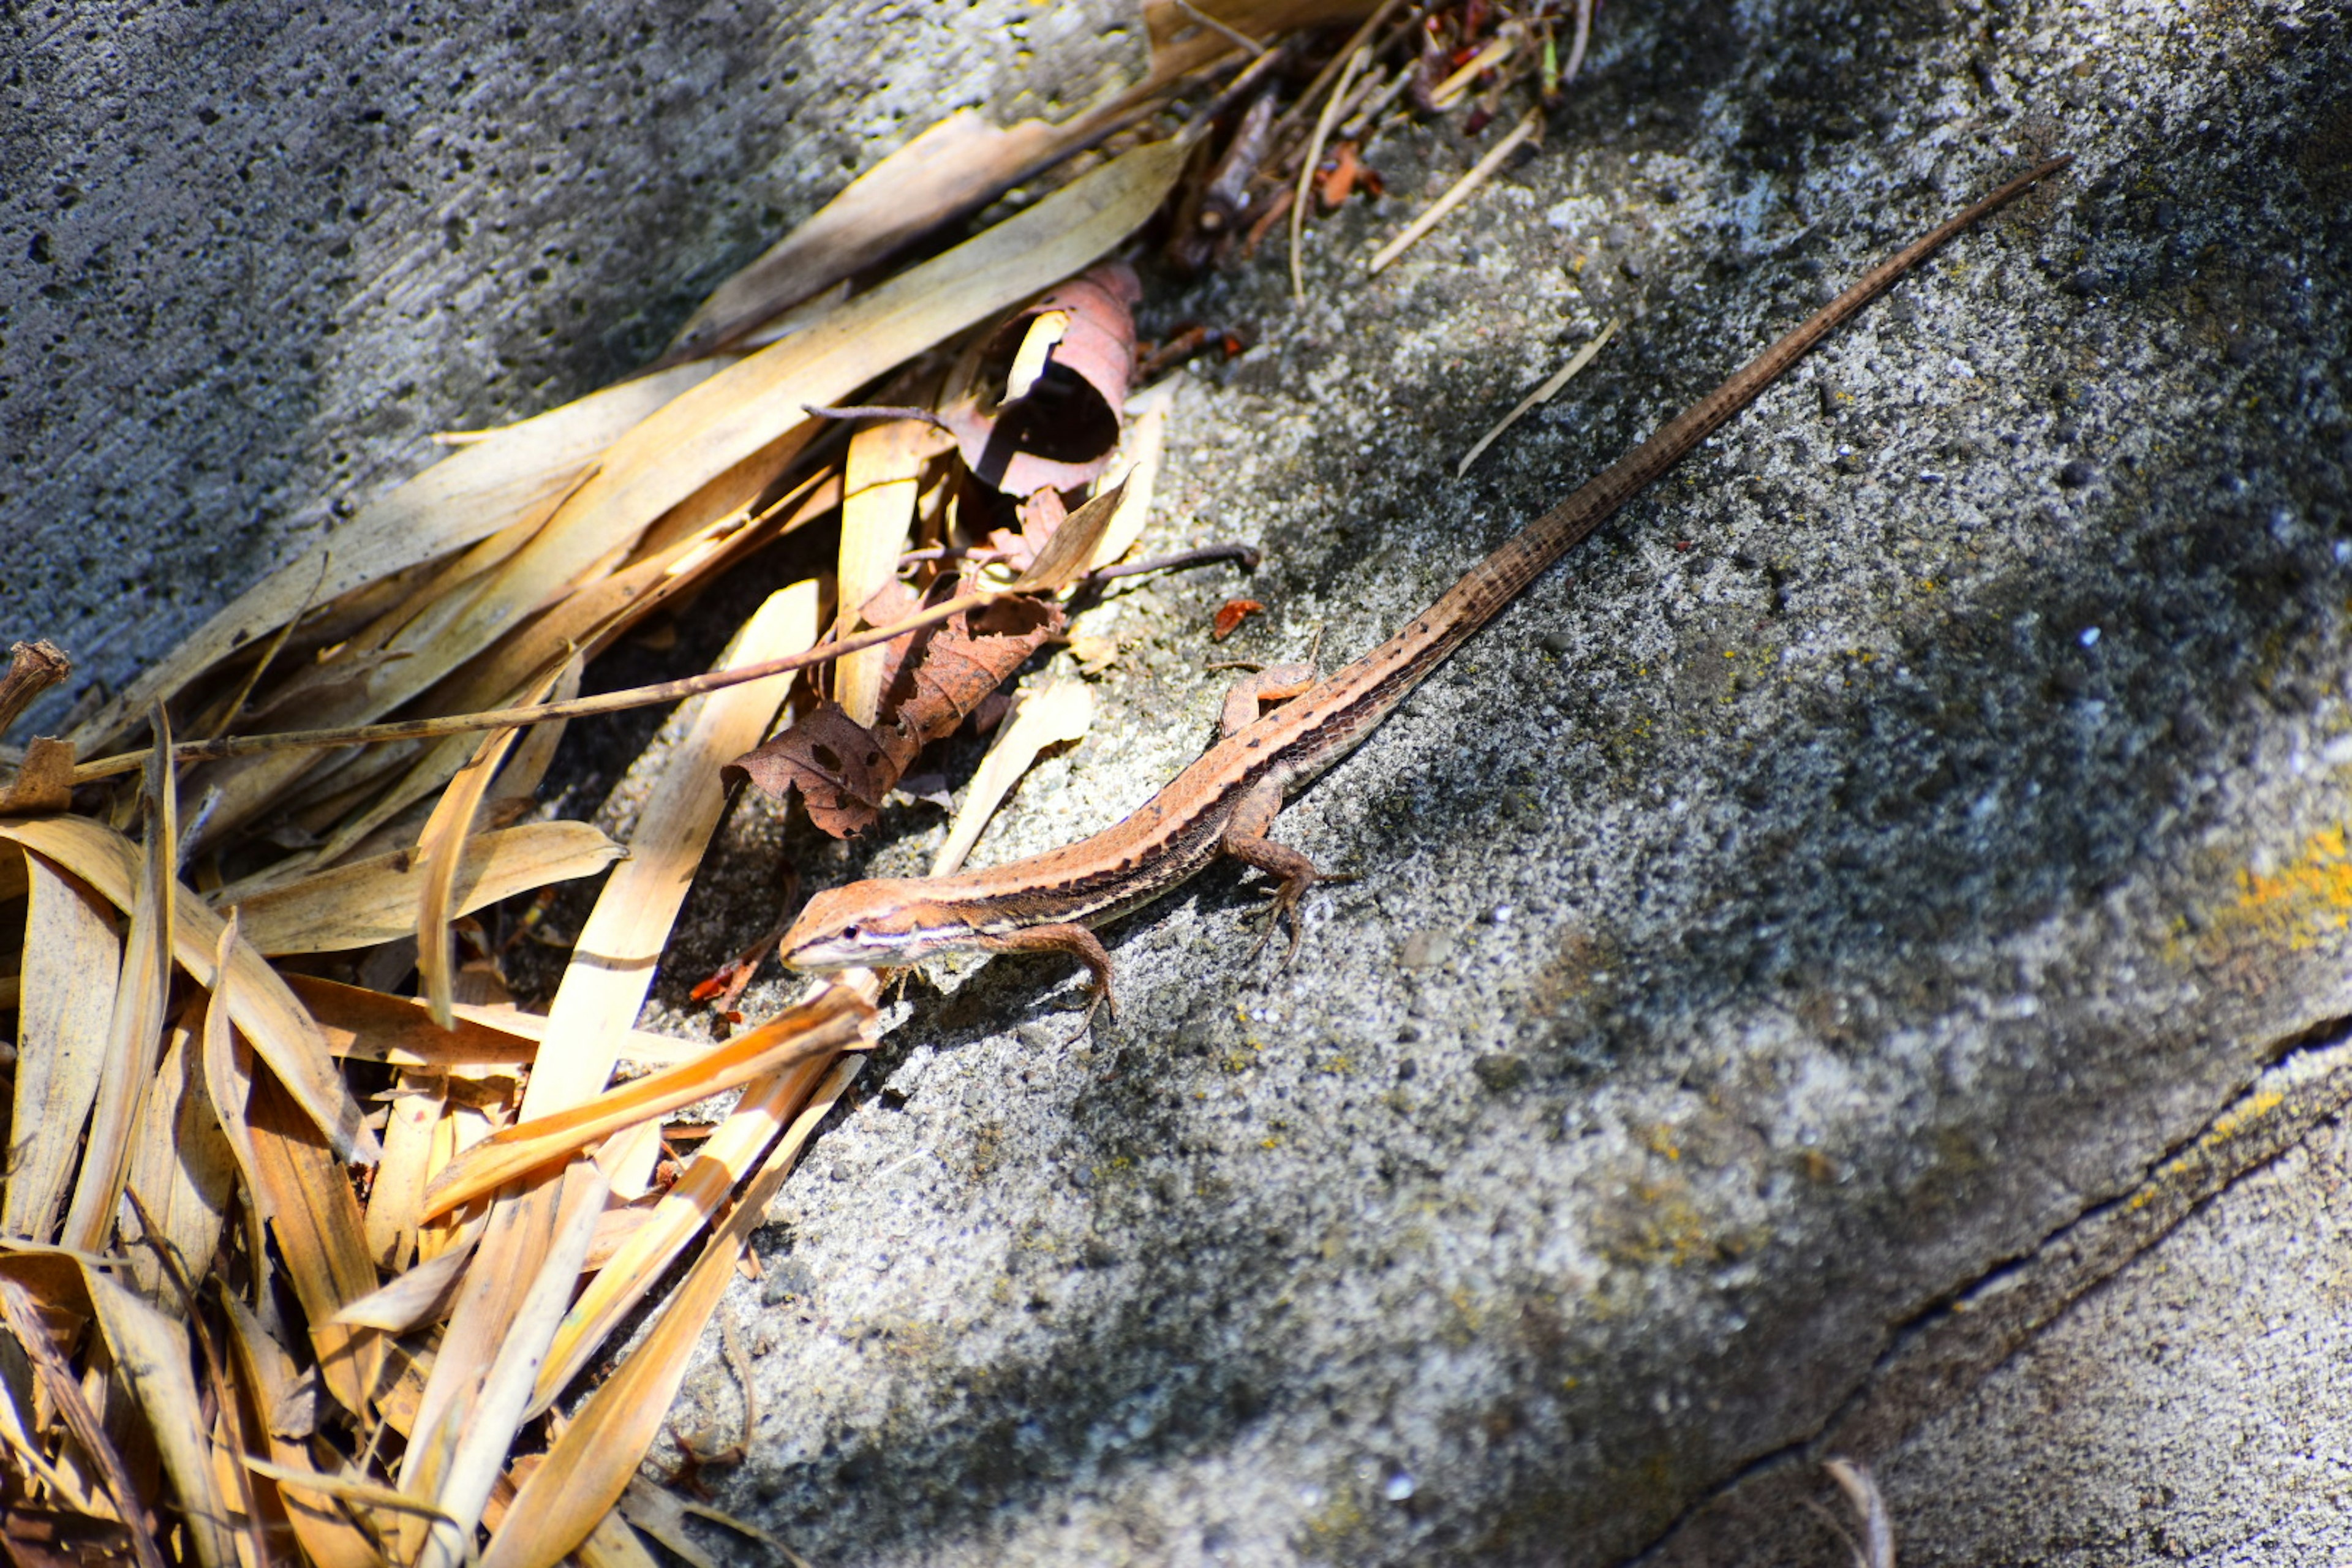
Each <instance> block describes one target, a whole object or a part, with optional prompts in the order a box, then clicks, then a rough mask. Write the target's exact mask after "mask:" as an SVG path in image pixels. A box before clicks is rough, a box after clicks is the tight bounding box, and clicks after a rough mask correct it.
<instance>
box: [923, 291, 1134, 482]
mask: <svg viewBox="0 0 2352 1568" xmlns="http://www.w3.org/2000/svg"><path fill="white" fill-rule="evenodd" d="M1140 298H1142V289H1141V287H1140V286H1139V284H1138V283H1137V282H1136V280H1135V273H1134V271H1133V269H1132V268H1129V267H1128V266H1127V265H1126V264H1125V263H1124V262H1109V263H1107V264H1105V265H1103V266H1100V267H1097V268H1093V269H1092V270H1091V271H1088V272H1087V273H1085V274H1084V275H1082V276H1080V277H1077V278H1073V279H1069V280H1068V281H1067V282H1066V283H1063V284H1061V285H1059V286H1058V287H1056V288H1055V289H1053V290H1052V291H1050V292H1049V293H1047V294H1046V295H1045V297H1044V298H1043V299H1041V300H1037V301H1036V302H1035V303H1034V304H1032V305H1030V306H1028V307H1027V308H1026V309H1024V310H1022V311H1021V313H1020V314H1018V315H1016V316H1014V317H1013V319H1012V320H1011V321H1007V322H1005V324H1004V325H1003V326H1002V327H1000V328H998V329H997V330H996V331H994V332H993V333H991V334H989V335H988V336H987V337H985V338H983V339H982V341H981V344H980V347H979V352H978V353H976V354H975V355H971V356H968V357H967V360H966V362H965V363H963V364H962V365H960V366H959V367H958V369H957V373H956V374H955V375H954V376H952V377H950V384H951V387H952V388H953V390H951V391H950V395H949V396H948V398H947V399H946V402H945V406H943V407H942V408H941V409H940V421H941V423H943V424H944V425H945V426H947V427H948V429H949V430H950V432H952V433H953V435H954V436H955V438H956V444H957V445H958V447H961V449H962V452H963V459H964V462H965V463H966V464H967V465H968V466H969V467H970V468H971V471H972V472H973V473H974V474H975V475H977V476H979V478H980V480H981V482H982V483H983V484H986V485H991V486H993V487H994V488H995V489H1000V490H1003V491H1004V492H1005V493H1006V494H1008V495H1019V496H1026V495H1034V494H1035V493H1036V492H1037V491H1039V490H1041V489H1056V490H1072V489H1077V488H1078V487H1079V486H1081V485H1084V484H1087V483H1089V482H1090V481H1092V480H1093V479H1095V478H1096V477H1097V476H1098V475H1099V474H1101V473H1102V471H1103V469H1104V468H1107V467H1108V466H1109V463H1110V459H1111V455H1112V454H1113V453H1114V452H1116V451H1117V450H1118V420H1119V414H1120V411H1121V410H1122V409H1124V408H1125V407H1126V406H1127V389H1128V385H1129V381H1130V380H1131V378H1132V377H1133V375H1134V374H1135V317H1134V314H1133V307H1134V304H1135V301H1136V300H1139V299H1140ZM1056 315H1058V316H1059V317H1060V318H1062V320H1061V321H1059V322H1058V323H1048V325H1049V326H1051V325H1056V324H1057V325H1058V326H1059V329H1060V337H1059V339H1058V341H1056V342H1054V343H1053V345H1052V348H1051V351H1050V353H1049V354H1048V355H1047V357H1046V359H1045V363H1044V364H1043V366H1042V367H1041V369H1042V374H1037V375H1036V376H1035V378H1034V380H1033V381H1031V382H1030V383H1029V384H1027V385H1026V386H1024V387H1021V388H1017V389H1014V388H1010V387H1008V376H1009V375H1010V374H1011V373H1012V371H1013V367H1014V361H1015V358H1016V356H1018V355H1019V354H1020V352H1021V348H1022V345H1023V343H1024V342H1026V341H1027V339H1028V338H1029V336H1030V334H1031V331H1032V330H1033V328H1034V327H1035V326H1036V325H1037V323H1039V322H1040V321H1044V320H1045V318H1047V317H1049V316H1056ZM1024 368H1025V367H1024ZM1015 390H1017V391H1018V392H1019V393H1020V395H1017V396H1013V395H1008V394H1009V393H1010V392H1011V391H1015Z"/></svg>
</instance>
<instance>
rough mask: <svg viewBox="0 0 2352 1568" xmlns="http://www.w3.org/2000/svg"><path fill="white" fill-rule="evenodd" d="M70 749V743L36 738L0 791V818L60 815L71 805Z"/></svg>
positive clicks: (72, 762) (71, 775) (71, 766)
mask: <svg viewBox="0 0 2352 1568" xmlns="http://www.w3.org/2000/svg"><path fill="white" fill-rule="evenodd" d="M73 774H74V749H73V746H72V744H71V743H70V742H65V741H58V740H52V739H51V738H49V737H48V736H47V735H41V736H37V737H36V738H35V739H34V741H33V743H32V744H31V745H29V746H27V747H26V748H25V761H24V763H23V764H22V765H21V766H19V767H18V768H17V770H16V776H15V777H14V778H12V779H10V780H9V781H8V784H7V787H6V788H5V789H0V816H26V815H27V814H29V813H32V812H37V811H63V810H65V809H66V808H67V807H68V806H69V805H72V804H73V782H74V779H73Z"/></svg>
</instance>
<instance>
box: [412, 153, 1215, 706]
mask: <svg viewBox="0 0 2352 1568" xmlns="http://www.w3.org/2000/svg"><path fill="white" fill-rule="evenodd" d="M1184 156H1185V149H1184V148H1182V147H1181V146H1178V145H1177V144H1176V143H1175V142H1152V143H1150V144H1148V145H1146V146H1142V147H1139V148H1136V149H1135V150H1133V151H1132V152H1129V153H1125V154H1123V155H1121V156H1120V157H1118V158H1116V159H1114V160H1112V161H1111V162H1110V163H1107V164H1104V165H1103V166H1102V167H1100V168H1098V169H1096V170H1094V171H1092V172H1090V173H1089V174H1086V175H1084V176H1082V177H1081V178H1079V179H1078V180H1076V181H1075V182H1073V183H1072V184H1069V185H1067V186H1066V187H1065V188H1063V189H1062V190H1060V191H1057V192H1055V194H1054V195H1050V196H1048V197H1046V198H1045V200H1044V201H1042V202H1039V203H1038V204H1037V205H1034V206H1033V207H1030V208H1029V209H1028V210H1026V211H1025V212H1023V213H1021V214H1019V215H1018V216H1014V217H1012V218H1009V219H1007V220H1006V221H1005V222H1003V223H1001V224H998V225H997V226H994V227H992V228H991V229H988V230H986V231H985V232H983V233H982V234H980V235H978V236H975V237H973V238H971V239H969V240H966V241H965V242H964V243H963V244H961V245H960V246H958V247H955V248H954V249H952V250H950V251H949V252H948V253H947V254H945V255H943V256H940V257H938V258H934V259H932V260H929V261H927V262H924V263H923V264H921V265H920V266H918V267H914V268H908V270H907V271H906V272H904V273H901V274H900V275H899V276H898V277H896V278H893V279H890V280H889V281H887V282H886V283H884V284H882V285H880V286H879V287H878V288H877V289H874V290H873V291H872V292H871V293H868V294H866V295H864V296H862V297H860V298H858V299H856V300H851V301H850V302H848V303H847V304H845V305H844V306H843V307H842V308H841V309H840V310H836V311H835V312H833V313H832V314H831V315H830V316H828V317H827V318H826V319H824V321H819V322H817V323H815V324H814V325H812V326H811V327H810V328H808V329H807V330H806V331H802V332H799V333H796V334H795V335H793V336H792V337H790V338H786V339H785V340H784V341H783V342H780V343H777V344H775V345H773V346H772V347H770V348H766V349H762V350H761V351H760V352H759V353H755V354H752V355H751V356H750V357H749V358H747V359H745V360H743V361H742V362H741V363H738V364H736V365H734V366H731V367H730V368H729V369H728V370H725V371H722V372H721V373H719V374H718V375H715V376H712V377H711V378H710V379H709V381H707V382H704V383H703V384H701V385H699V386H698V387H696V388H694V389H693V390H692V391H690V392H688V393H687V394H685V395H682V396H681V397H679V398H677V399H676V400H675V401H673V402H672V403H671V404H669V405H667V406H666V407H664V408H663V409H662V410H661V411H660V412H659V413H657V414H656V415H654V416H652V417H650V418H648V419H646V421H645V423H643V424H642V425H640V426H637V427H636V428H635V429H634V430H632V431H631V432H630V433H629V434H628V435H627V436H625V437H623V438H622V439H621V440H619V441H617V442H615V443H614V446H613V447H612V448H611V450H610V451H608V452H607V453H606V455H605V459H604V466H603V467H602V468H600V469H599V470H598V471H597V473H596V475H595V477H594V478H593V479H590V480H589V481H588V483H587V484H585V485H583V487H582V488H581V489H580V491H579V493H578V494H576V495H574V496H573V497H572V499H571V500H569V501H567V502H566V503H565V504H564V506H563V508H562V510H561V511H559V512H558V513H557V515H556V517H555V518H554V519H553V520H552V521H551V522H550V523H549V525H548V528H547V529H546V531H544V532H543V533H542V535H541V540H539V541H535V542H533V544H532V546H531V550H534V551H536V550H539V549H541V546H542V544H543V545H545V546H546V548H547V549H548V550H549V551H550V552H555V551H558V550H562V551H563V552H566V558H567V559H568V560H573V559H576V561H577V563H578V564H579V565H584V564H586V563H587V562H589V561H590V560H593V558H594V556H595V554H596V553H597V552H598V550H599V548H600V547H602V546H603V544H604V542H608V541H612V540H616V539H619V538H623V537H627V536H631V535H633V534H634V533H635V532H636V531H642V530H643V529H644V528H645V526H646V524H647V523H648V522H650V521H652V520H653V519H654V518H656V517H657V516H659V515H660V514H661V513H662V512H663V511H665V510H667V509H668V508H669V507H671V506H672V505H675V504H676V503H677V502H678V501H679V500H684V499H685V498H686V497H687V496H688V495H690V494H692V493H693V492H694V491H695V490H696V489H698V488H699V487H700V486H701V485H702V484H704V483H705V482H707V481H708V480H709V479H711V478H712V477H714V476H716V475H718V474H719V473H721V472H723V471H724V470H725V469H726V468H729V467H730V465H732V464H734V463H736V462H738V461H740V460H741V459H742V458H745V457H747V456H749V455H750V454H751V453H752V452H754V451H756V450H757V449H758V448H759V447H761V445H763V444H764V443H765V442H767V441H769V440H771V439H772V438H773V437H775V435H776V433H777V432H779V431H782V430H786V429H789V428H791V427H792V426H794V425H796V424H798V423H800V422H801V421H803V420H804V419H806V418H807V417H808V416H807V414H806V413H805V409H806V407H807V406H808V405H811V404H815V405H827V404H832V403H837V402H838V401H840V400H841V399H842V398H843V397H845V396H847V395H849V394H851V393H852V392H855V391H856V389H857V388H858V387H859V386H861V385H863V384H865V383H866V382H868V381H871V380H873V379H874V378H875V377H877V376H878V375H880V374H883V373H884V372H886V371H888V370H889V369H891V368H892V367H893V366H895V365H898V364H899V363H902V362H903V361H905V360H907V359H909V358H911V357H912V356H913V355H915V354H917V353H921V352H922V351H923V350H925V349H928V348H929V347H931V346H932V345H933V344H935V343H938V342H941V341H942V340H944V339H945V338H947V337H949V336H950V335H951V334H952V333H955V332H958V331H962V330H963V329H964V328H966V327H969V326H971V325H972V324H974V323H975V322H978V321H983V320H985V319H986V318H988V317H989V316H991V315H992V314H994V313H995V312H997V311H999V310H1004V309H1006V308H1007V307H1009V306H1011V305H1013V304H1015V303H1017V302H1019V301H1020V300H1024V299H1026V298H1028V297H1029V296H1030V295H1032V294H1034V293H1035V292H1037V291H1038V290H1039V289H1043V288H1045V286H1046V285H1048V284H1050V283H1052V282H1054V281H1055V279H1060V278H1064V277H1066V276H1068V275H1069V274H1071V273H1073V272H1076V271H1078V270H1079V269H1080V268H1084V267H1085V266H1087V264H1088V263H1089V262H1091V261H1093V260H1095V259H1096V258H1097V257H1099V256H1101V255H1102V254H1103V253H1104V252H1105V251H1107V250H1108V249H1110V248H1111V247H1113V246H1115V245H1117V244H1118V243H1119V242H1120V241H1121V240H1122V239H1124V238H1126V237H1127V236H1128V235H1129V234H1130V233H1132V232H1133V231H1134V230H1135V229H1136V228H1137V227H1139V226H1140V225H1141V224H1142V223H1143V222H1144V220H1145V219H1146V218H1148V217H1150V216H1151V214H1152V213H1153V212H1154V211H1156V210H1157V209H1158V207H1159V205H1160V201H1161V200H1162V198H1164V197H1165V196H1166V195H1167V193H1168V192H1169V190H1170V189H1171V188H1172V187H1173V185H1174V184H1175V180H1176V176H1177V174H1178V172H1179V171H1180V169H1181V166H1182V163H1183V160H1184ZM525 553H526V554H528V553H530V552H529V551H527V552H525ZM576 569H577V567H576V566H575V567H574V568H573V570H575V571H576ZM568 575H569V574H567V576H566V580H568ZM489 598H490V596H488V595H486V596H485V601H484V602H483V603H481V604H480V605H478V606H477V607H476V611H475V613H474V615H473V616H469V622H475V621H478V622H481V623H483V624H485V625H487V624H488V623H489V622H491V621H502V620H504V619H507V618H510V617H511V616H512V615H513V614H515V613H518V611H517V609H516V607H515V606H513V605H509V604H504V603H491V602H489ZM525 607H530V606H525ZM457 636H458V637H459V640H461V641H473V640H478V638H477V637H476V635H475V633H474V632H473V630H472V629H471V628H470V626H469V627H468V629H467V630H465V631H463V632H460V633H459V634H457ZM399 679H407V677H406V676H402V677H400V678H399Z"/></svg>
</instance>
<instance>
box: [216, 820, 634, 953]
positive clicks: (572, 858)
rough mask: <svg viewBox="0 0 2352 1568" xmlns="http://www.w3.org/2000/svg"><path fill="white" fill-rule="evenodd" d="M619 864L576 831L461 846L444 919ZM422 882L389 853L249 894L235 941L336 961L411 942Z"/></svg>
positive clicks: (568, 826) (605, 844)
mask: <svg viewBox="0 0 2352 1568" xmlns="http://www.w3.org/2000/svg"><path fill="white" fill-rule="evenodd" d="M621 854H622V849H621V847H620V846H619V845H617V844H615V843H614V842H613V841H612V840H611V839H610V838H607V837H604V833H603V832H602V831H601V830H599V829H598V828H596V827H595V826H593V825H591V824H589V823H585V822H531V823H525V824H524V825H523V826H520V827H506V828H500V829H499V831H497V832H495V833H478V834H476V835H474V836H473V837H470V838H468V839H467V840H466V852H465V855H464V858H462V859H461V860H460V861H459V863H458V866H457V872H456V883H457V892H456V895H455V897H454V899H453V900H452V907H451V910H450V913H451V914H452V915H462V914H469V913H471V912H472V911H474V910H478V909H480V908H482V907H483V906H484V905H486V904H493V903H496V902H497V901H498V900H500V899H504V898H511V897H512V896H513V895H515V894H517V893H524V892H529V891H530V889H533V888H543V887H545V886H547V885H548V884H549V883H551V882H566V881H570V880H572V879H574V878H579V877H593V876H594V875H595V874H596V873H597V872H599V871H602V870H603V869H604V868H605V867H607V866H609V865H611V864H612V863H613V862H614V860H616V859H618V858H620V857H621ZM424 881H425V873H424V870H423V869H422V868H420V867H418V866H417V864H416V862H415V857H414V856H412V855H410V854H408V853H406V852H404V851H394V853H392V854H389V855H378V856H376V857H374V858H372V859H367V860H355V861H353V862H352V864H350V865H348V866H339V867H336V868H334V869H332V870H331V871H320V872H318V873H316V874H314V875H312V876H309V877H305V878H303V879H301V880H299V881H297V882H289V883H287V884H285V885H284V886H283V887H278V888H272V889H268V891H266V892H260V893H256V894H254V895H253V896H252V897H251V898H248V899H246V900H242V901H241V902H239V903H238V904H237V905H236V909H237V910H238V912H239V914H240V916H241V917H242V920H243V924H244V929H245V939H246V941H247V943H249V944H250V945H251V946H252V947H253V948H254V949H255V950H257V952H266V953H268V954H271V955H272V956H276V955H278V954H281V953H289V952H345V951H347V950H349V949H352V948H355V947H373V945H374V944H376V943H377V942H392V941H394V940H396V939H398V938H400V937H404V936H406V935H408V934H410V933H411V932H413V931H415V929H416V909H417V903H418V889H420V888H421V887H422V886H423V884H424Z"/></svg>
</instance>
